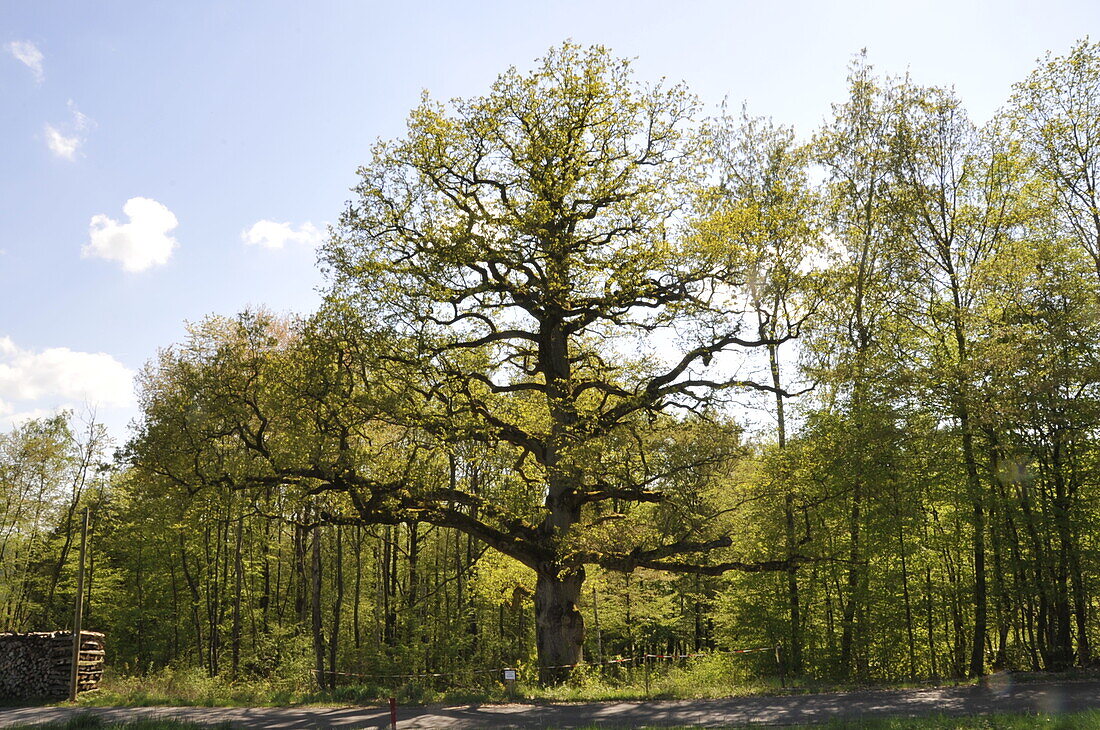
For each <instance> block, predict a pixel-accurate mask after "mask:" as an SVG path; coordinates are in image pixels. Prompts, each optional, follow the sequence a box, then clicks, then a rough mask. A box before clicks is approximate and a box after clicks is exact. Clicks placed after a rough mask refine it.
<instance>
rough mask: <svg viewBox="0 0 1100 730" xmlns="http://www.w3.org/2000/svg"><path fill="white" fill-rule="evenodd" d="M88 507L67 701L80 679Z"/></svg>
mask: <svg viewBox="0 0 1100 730" xmlns="http://www.w3.org/2000/svg"><path fill="white" fill-rule="evenodd" d="M89 511H90V508H89V507H85V508H84V526H83V528H82V529H81V531H80V564H79V565H78V566H77V569H76V610H75V613H74V614H73V666H72V674H71V675H70V677H69V701H70V702H76V693H77V692H78V691H79V686H78V684H79V681H80V648H81V646H82V644H83V642H82V641H81V638H82V637H81V631H82V630H83V627H82V626H81V623H82V622H83V619H84V557H85V554H86V552H87V549H88V515H89Z"/></svg>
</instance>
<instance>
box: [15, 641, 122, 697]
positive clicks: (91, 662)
mask: <svg viewBox="0 0 1100 730" xmlns="http://www.w3.org/2000/svg"><path fill="white" fill-rule="evenodd" d="M80 639H81V644H80V666H79V671H78V672H77V689H78V691H80V692H86V691H88V690H92V689H96V687H97V686H98V685H99V680H100V678H101V677H102V676H103V657H104V651H103V634H101V633H98V632H95V631H81V632H80ZM72 666H73V634H72V632H71V631H50V632H44V633H33V634H11V633H0V698H9V699H23V698H28V697H67V696H68V695H69V682H70V678H71V673H72Z"/></svg>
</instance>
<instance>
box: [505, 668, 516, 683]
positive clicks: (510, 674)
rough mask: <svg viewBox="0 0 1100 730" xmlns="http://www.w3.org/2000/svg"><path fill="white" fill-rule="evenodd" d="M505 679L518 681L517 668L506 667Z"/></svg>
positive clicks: (506, 680)
mask: <svg viewBox="0 0 1100 730" xmlns="http://www.w3.org/2000/svg"><path fill="white" fill-rule="evenodd" d="M504 681H505V682H515V681H516V670H515V669H505V670H504Z"/></svg>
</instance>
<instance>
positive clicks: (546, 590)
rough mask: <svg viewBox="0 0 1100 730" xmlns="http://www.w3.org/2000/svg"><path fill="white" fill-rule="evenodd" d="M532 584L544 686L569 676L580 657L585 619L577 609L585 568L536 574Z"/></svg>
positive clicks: (581, 655)
mask: <svg viewBox="0 0 1100 730" xmlns="http://www.w3.org/2000/svg"><path fill="white" fill-rule="evenodd" d="M537 575H538V577H537V580H536V583H535V624H536V633H537V643H538V659H539V679H540V681H541V682H543V683H544V684H546V683H553V682H559V681H562V680H564V679H566V678H567V677H568V676H569V672H570V671H571V669H572V667H573V665H575V664H577V663H579V662H580V661H581V660H582V659H583V658H584V655H583V644H584V618H583V617H582V616H581V612H580V608H579V606H578V604H579V602H580V600H581V589H582V587H583V585H584V569H583V568H577V569H575V570H572V571H569V572H565V571H561V570H555V569H546V570H540V571H538V574H537Z"/></svg>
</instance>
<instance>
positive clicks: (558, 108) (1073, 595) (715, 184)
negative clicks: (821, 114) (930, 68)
mask: <svg viewBox="0 0 1100 730" xmlns="http://www.w3.org/2000/svg"><path fill="white" fill-rule="evenodd" d="M1098 84H1100V44H1090V43H1089V42H1087V41H1082V42H1079V43H1077V44H1075V45H1074V46H1073V47H1072V48H1071V49H1070V51H1069V52H1068V53H1067V54H1066V55H1065V56H1060V57H1058V56H1052V55H1048V56H1047V57H1046V58H1045V59H1043V60H1042V61H1041V62H1040V63H1039V65H1038V66H1037V68H1036V69H1035V70H1034V71H1033V72H1032V74H1031V75H1030V76H1029V77H1028V78H1027V79H1025V80H1023V81H1021V82H1020V83H1018V84H1017V85H1016V86H1015V87H1014V90H1013V94H1012V96H1011V98H1010V99H1008V100H1007V101H1006V104H1005V106H1004V107H1003V108H1002V109H1001V110H1000V111H998V112H997V114H996V115H994V117H993V118H992V119H991V120H989V121H988V122H986V123H984V124H978V123H976V122H975V121H973V120H972V119H970V118H969V117H968V115H967V113H966V111H965V109H964V107H963V104H962V101H961V100H960V99H959V98H958V97H957V95H956V94H955V93H954V91H953V90H951V89H944V88H936V87H926V86H921V85H920V84H918V83H916V82H915V81H913V80H912V79H910V78H909V77H889V76H882V75H880V74H877V73H876V72H875V70H874V69H873V68H872V67H871V65H870V64H869V63H868V62H867V60H866V58H864V57H862V56H860V57H857V59H856V60H855V61H854V62H853V64H852V66H851V68H850V72H849V78H848V95H847V98H845V99H844V100H842V101H841V102H839V103H837V104H835V105H833V107H832V110H831V113H830V115H829V116H828V117H827V118H826V120H825V121H824V123H823V124H822V125H821V127H820V128H818V129H817V130H815V131H814V132H813V133H812V134H810V135H808V136H806V137H800V136H799V135H798V134H796V132H795V131H794V130H792V129H791V128H789V127H786V126H783V125H781V124H777V123H775V122H773V121H772V120H769V119H764V118H756V117H752V116H751V115H749V114H748V113H747V112H745V111H742V112H741V113H740V114H736V113H729V112H727V111H725V110H724V109H723V111H722V113H720V114H719V115H717V116H712V117H707V116H706V115H705V114H704V111H703V109H702V106H701V104H700V102H699V100H698V99H696V98H695V97H694V96H692V95H691V94H690V92H689V91H688V90H687V89H686V88H685V87H684V86H682V85H675V84H668V83H666V82H660V83H655V84H651V83H644V82H642V81H639V80H638V79H636V78H635V76H634V75H633V72H632V70H631V68H630V64H629V62H627V61H623V60H621V59H618V58H616V57H614V56H613V55H612V54H611V53H610V52H608V51H607V50H606V49H603V48H600V47H588V48H585V47H580V46H575V45H572V44H568V43H567V44H564V45H562V46H560V47H557V48H554V49H552V50H551V51H550V52H549V53H548V55H547V56H546V57H544V58H543V59H541V60H540V61H539V62H538V63H537V64H536V67H535V68H534V70H532V71H529V72H521V71H518V70H516V69H510V70H508V71H506V72H505V73H504V74H502V75H501V76H500V77H498V79H497V81H496V82H495V83H494V84H493V85H492V87H491V88H490V90H489V91H488V92H487V93H486V94H485V95H484V96H480V97H475V98H470V99H459V100H454V101H452V102H450V103H448V104H442V103H439V102H436V101H434V100H432V99H431V98H429V97H427V96H426V97H425V99H424V101H423V102H422V104H421V105H420V106H419V107H417V108H416V109H415V110H413V112H412V113H411V114H410V116H409V121H408V131H407V134H406V136H405V137H403V138H401V139H396V140H390V141H382V142H379V143H378V144H377V146H376V147H375V149H374V152H373V154H372V157H371V159H370V160H369V161H368V162H367V163H366V164H364V165H363V166H362V167H361V168H360V169H359V175H360V182H359V184H358V185H357V187H356V188H355V189H354V197H353V199H352V201H351V202H350V203H349V204H348V206H347V208H346V210H345V212H344V214H343V216H342V218H341V221H340V223H339V225H338V226H336V227H335V228H334V230H333V232H332V236H331V237H330V240H329V241H328V242H327V243H326V244H324V245H323V247H322V248H321V250H320V251H319V257H318V260H319V265H320V266H321V268H322V270H323V272H324V273H325V277H326V282H327V284H326V290H325V297H324V302H323V304H322V306H321V307H320V308H319V310H318V311H317V312H314V313H312V314H308V315H301V316H276V315H273V314H271V313H270V312H267V311H263V310H256V311H250V312H245V313H241V314H239V315H236V316H217V315H214V316H210V317H209V318H207V319H205V320H204V321H202V322H199V323H197V324H194V325H192V326H191V327H190V328H189V336H188V337H187V338H186V339H185V340H184V341H183V342H180V343H178V344H175V345H172V346H170V347H167V348H165V349H164V350H162V351H161V352H160V354H159V355H158V357H157V358H156V359H155V360H154V361H152V362H151V363H149V365H148V366H147V367H146V369H145V370H144V372H143V373H142V374H141V376H140V378H139V394H140V399H141V417H140V418H139V419H138V420H137V421H136V422H135V424H134V426H133V429H132V434H131V437H130V439H129V440H128V441H127V443H126V444H125V445H124V446H123V447H122V448H121V449H120V450H119V451H118V452H117V454H116V455H115V456H114V458H113V460H111V459H108V458H107V454H106V453H105V446H104V442H103V439H104V437H103V434H102V432H101V430H100V429H97V428H95V427H92V428H90V429H87V433H85V434H83V435H78V434H74V430H75V426H74V425H73V421H72V419H71V418H67V417H65V416H59V417H56V418H52V419H45V420H38V421H31V422H28V423H26V424H24V425H22V426H20V427H18V428H15V429H13V430H12V431H10V432H9V433H7V434H5V435H4V436H3V440H2V442H0V489H2V490H3V491H2V492H0V499H2V500H3V505H4V506H3V508H2V510H0V520H2V523H0V616H2V617H3V619H4V622H5V623H6V626H4V627H3V628H11V629H27V628H51V627H54V626H56V625H63V624H64V623H65V622H66V620H67V619H66V615H67V612H68V608H67V605H68V603H67V601H69V600H71V597H72V579H71V564H72V555H71V553H72V551H71V546H72V535H73V533H74V529H75V524H74V523H75V520H74V514H75V510H77V509H78V508H79V507H81V506H83V505H85V504H92V505H93V506H94V508H95V510H94V511H95V514H96V529H95V531H96V541H95V548H94V550H93V565H92V569H91V570H90V571H89V575H90V578H91V579H90V580H89V588H88V591H89V599H90V602H91V605H92V607H93V608H92V617H93V619H92V622H91V623H92V624H96V625H95V628H103V629H106V630H107V631H108V632H109V635H110V642H111V646H112V650H113V652H114V656H115V657H116V661H118V662H120V663H125V664H126V665H127V666H129V667H131V668H133V669H136V670H144V669H146V668H149V667H156V666H162V665H166V664H169V663H191V664H195V665H200V666H202V667H205V668H206V670H207V671H208V672H209V673H210V674H212V675H217V674H227V675H230V676H241V675H242V674H254V675H269V674H276V673H280V672H286V671H291V670H290V669H288V667H289V668H296V669H294V671H305V672H311V673H312V675H313V676H314V677H315V678H316V679H317V681H318V682H319V683H320V684H321V686H335V684H336V682H337V681H343V680H341V678H345V679H346V678H348V677H354V676H357V675H368V676H376V675H379V674H386V673H393V672H406V673H415V672H420V671H424V672H437V673H455V674H454V676H461V674H462V673H463V672H473V671H474V670H478V669H481V668H484V667H492V666H505V665H515V664H521V663H527V662H530V663H534V664H536V665H537V666H538V667H539V669H540V676H541V678H542V679H543V680H544V681H555V680H560V679H564V678H566V677H567V676H568V675H569V673H570V668H571V667H572V666H573V665H575V664H577V663H578V662H581V661H584V660H586V659H587V660H588V661H605V660H606V659H609V658H612V657H615V656H631V655H635V654H636V653H637V652H639V651H647V650H656V649H661V650H664V649H668V650H673V651H683V650H706V649H723V648H726V649H732V648H739V647H744V646H758V645H764V646H779V647H781V661H782V663H783V664H784V670H785V671H787V672H790V673H793V674H807V675H814V676H830V677H851V678H860V679H877V680H888V679H899V678H922V677H965V676H977V675H981V674H983V673H985V672H987V671H989V670H990V669H1000V668H1027V669H1036V670H1038V669H1063V668H1067V667H1070V666H1074V665H1087V664H1090V663H1091V662H1092V661H1093V657H1092V651H1093V650H1092V644H1091V641H1090V637H1091V636H1093V635H1094V634H1095V633H1096V631H1097V629H1098V628H1100V627H1098V624H1097V618H1096V616H1095V605H1094V603H1095V602H1094V599H1093V593H1094V589H1095V585H1096V581H1097V580H1098V578H1100V554H1098V553H1097V542H1096V535H1097V531H1096V519H1097V517H1098V515H1100V511H1098V507H1097V503H1096V497H1097V494H1098V492H1097V487H1098V484H1097V468H1096V458H1097V455H1098V449H1097V446H1098V445H1100V440H1098V439H1100V433H1098V432H1097V428H1096V410H1097V406H1098V405H1100V393H1098V388H1097V383H1098V380H1100V379H1098V377H1097V373H1098V371H1097V367H1098V363H1100V359H1098V354H1100V353H1098V345H1097V342H1098V334H1100V332H1098V331H1097V330H1098V329H1100V318H1098V316H1097V315H1098V314H1100V311H1098V304H1100V203H1098V199H1097V195H1098V194H1097V184H1098V175H1100V161H1098V157H1097V156H1098V153H1100V97H1098ZM107 462H110V464H111V465H110V466H102V465H101V464H105V463H107ZM749 661H752V660H749ZM760 661H761V662H763V661H765V660H764V659H763V658H761V659H760ZM470 676H473V675H472V674H471V675H470Z"/></svg>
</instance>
